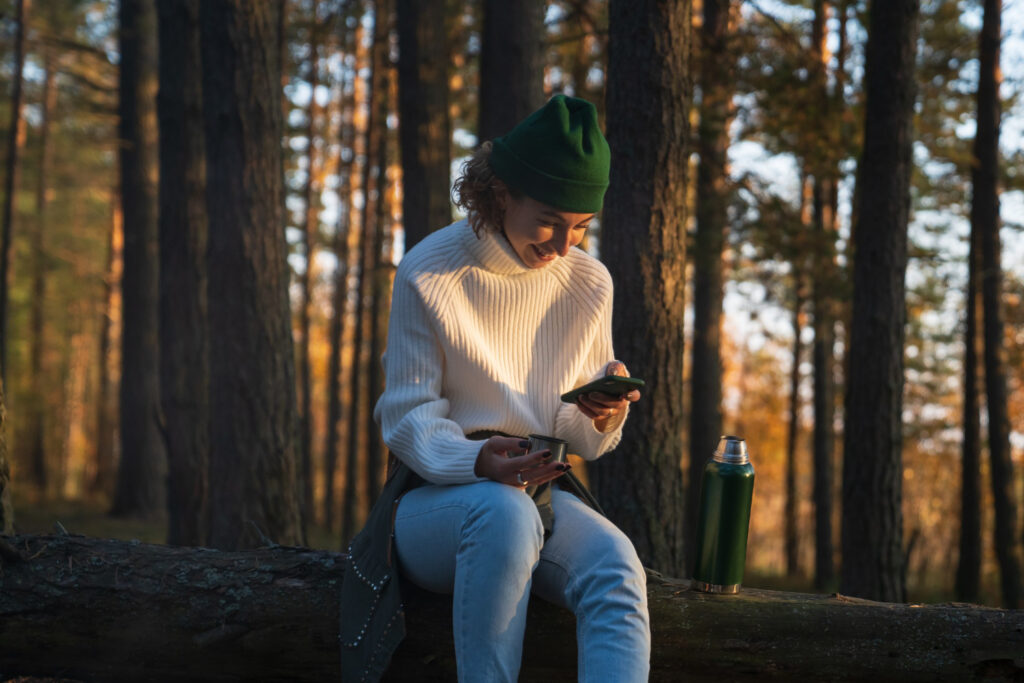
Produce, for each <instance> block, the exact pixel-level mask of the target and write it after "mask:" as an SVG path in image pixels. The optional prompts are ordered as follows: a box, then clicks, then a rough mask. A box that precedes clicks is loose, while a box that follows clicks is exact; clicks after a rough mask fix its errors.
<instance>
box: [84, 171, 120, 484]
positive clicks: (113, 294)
mask: <svg viewBox="0 0 1024 683" xmlns="http://www.w3.org/2000/svg"><path fill="white" fill-rule="evenodd" d="M120 187H121V185H120V178H119V179H118V182H117V183H115V185H114V187H113V188H112V190H111V193H110V194H111V201H110V213H111V216H110V231H109V232H108V235H107V264H106V267H105V268H104V270H103V315H102V316H101V320H100V341H99V352H98V353H97V359H96V361H97V363H96V364H97V366H98V367H99V388H98V390H97V392H96V394H97V395H96V442H95V447H94V448H93V461H94V462H95V466H96V472H95V475H94V476H93V478H92V482H91V484H90V486H89V489H90V491H91V492H92V493H99V494H102V495H107V496H109V495H111V494H112V493H113V489H114V484H115V477H116V471H115V470H116V468H117V462H116V455H117V454H116V452H115V450H116V449H115V447H114V441H115V438H114V437H115V428H116V421H115V419H114V415H115V414H116V413H117V410H115V407H114V405H113V403H114V399H115V394H114V392H113V390H112V388H113V384H114V382H113V377H112V373H111V361H110V355H111V354H110V350H111V348H116V339H112V337H114V329H113V328H114V310H115V305H116V299H117V295H118V290H117V288H116V287H115V283H117V282H118V280H119V279H120V272H121V263H122V249H123V247H124V230H123V225H124V221H123V220H122V218H123V216H124V213H123V212H122V210H121V191H120Z"/></svg>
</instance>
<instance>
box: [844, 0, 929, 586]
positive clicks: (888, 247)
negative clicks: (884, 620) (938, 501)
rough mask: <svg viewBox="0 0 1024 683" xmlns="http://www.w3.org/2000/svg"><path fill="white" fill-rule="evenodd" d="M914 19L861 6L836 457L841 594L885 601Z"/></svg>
mask: <svg viewBox="0 0 1024 683" xmlns="http://www.w3.org/2000/svg"><path fill="white" fill-rule="evenodd" d="M917 15H918V0H886V1H884V2H881V1H879V0H873V1H872V3H871V6H870V17H871V22H870V26H869V28H868V46H867V52H866V71H865V89H866V104H865V129H864V152H863V156H862V158H861V162H860V166H859V175H858V184H859V185H860V190H859V198H860V205H859V210H858V211H857V216H858V218H857V225H856V228H855V230H854V235H853V240H854V243H853V247H854V258H853V269H854V278H853V319H852V324H851V330H850V351H849V353H850V372H849V376H848V378H847V393H846V428H845V434H844V436H845V448H844V449H843V453H844V458H843V530H842V539H843V540H842V543H843V571H842V579H841V581H842V589H841V590H842V591H843V592H844V593H847V594H850V595H856V596H858V597H865V598H870V599H874V600H886V601H890V602H895V601H900V600H903V599H904V596H905V595H906V578H905V572H904V565H903V547H902V538H903V516H902V513H901V510H900V505H901V503H902V477H903V464H902V453H901V449H902V445H903V444H902V434H901V427H902V394H903V339H904V330H903V327H904V323H905V321H906V295H905V283H904V278H905V275H906V268H907V222H908V218H909V216H908V214H909V211H910V193H909V188H910V174H911V170H912V161H911V142H912V123H913V113H914V91H915V86H914V75H915V71H914V57H915V47H916V44H915V40H916V36H917V20H918V16H917Z"/></svg>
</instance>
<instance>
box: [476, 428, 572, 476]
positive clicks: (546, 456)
mask: <svg viewBox="0 0 1024 683" xmlns="http://www.w3.org/2000/svg"><path fill="white" fill-rule="evenodd" d="M529 446H530V442H529V441H526V440H524V439H517V438H515V437H509V436H492V437H491V438H489V439H487V441H484V443H483V445H482V446H481V447H480V453H479V454H478V455H477V456H476V466H475V467H474V468H473V472H474V473H475V474H476V476H478V477H486V478H487V479H492V480H494V481H497V482H500V483H502V484H508V485H509V486H515V487H516V488H518V489H524V488H526V487H527V486H539V485H540V484H545V483H547V482H549V481H552V480H553V479H557V478H558V477H560V476H562V475H563V474H565V473H566V472H568V471H569V470H570V469H572V465H570V464H569V463H562V462H551V451H550V450H547V449H544V450H543V451H537V452H536V453H528V454H526V455H518V454H520V453H523V452H524V451H525V450H526V449H527V448H528V447H529Z"/></svg>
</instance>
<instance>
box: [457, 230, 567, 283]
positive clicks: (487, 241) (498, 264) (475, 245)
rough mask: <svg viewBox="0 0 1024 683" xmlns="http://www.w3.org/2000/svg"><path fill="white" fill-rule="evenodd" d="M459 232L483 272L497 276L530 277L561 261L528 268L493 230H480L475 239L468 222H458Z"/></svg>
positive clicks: (556, 260)
mask: <svg viewBox="0 0 1024 683" xmlns="http://www.w3.org/2000/svg"><path fill="white" fill-rule="evenodd" d="M459 231H460V232H461V234H462V239H463V242H464V243H465V244H466V247H467V249H468V250H469V252H470V253H471V254H472V255H473V256H474V257H475V258H476V260H477V261H479V262H480V265H481V266H483V267H484V269H485V270H487V271H490V272H492V273H495V274H497V275H532V274H536V273H543V272H544V271H547V270H550V269H551V268H555V267H558V266H559V263H558V262H559V261H561V259H555V261H554V262H552V263H549V264H548V265H546V266H545V267H543V268H529V267H527V266H526V264H524V263H523V262H522V260H521V259H520V258H519V255H518V254H516V252H515V249H513V248H512V245H511V244H509V243H508V240H507V239H505V236H504V235H502V234H501V233H500V232H496V231H494V230H481V231H480V237H479V238H477V236H476V234H475V233H474V232H473V228H472V227H470V225H469V221H467V220H462V221H460V225H459Z"/></svg>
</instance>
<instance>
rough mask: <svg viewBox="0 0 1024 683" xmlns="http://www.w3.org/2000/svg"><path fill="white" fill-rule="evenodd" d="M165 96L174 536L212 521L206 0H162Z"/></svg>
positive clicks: (165, 324)
mask: <svg viewBox="0 0 1024 683" xmlns="http://www.w3.org/2000/svg"><path fill="white" fill-rule="evenodd" d="M157 12H158V14H159V46H160V95H159V98H158V100H157V107H158V108H157V113H158V116H159V120H160V220H159V227H160V343H161V347H160V389H161V405H162V406H163V415H164V440H165V443H166V446H167V460H168V531H167V542H168V543H172V544H175V545H204V544H205V543H206V541H207V537H208V529H209V520H208V514H209V499H208V498H209V479H208V471H209V453H210V337H209V322H208V307H207V264H206V249H207V241H208V234H207V233H208V225H207V218H206V170H205V150H204V135H203V108H202V82H201V80H200V79H201V74H202V58H201V54H200V45H199V0H186V1H184V2H182V1H181V0H157Z"/></svg>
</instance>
